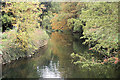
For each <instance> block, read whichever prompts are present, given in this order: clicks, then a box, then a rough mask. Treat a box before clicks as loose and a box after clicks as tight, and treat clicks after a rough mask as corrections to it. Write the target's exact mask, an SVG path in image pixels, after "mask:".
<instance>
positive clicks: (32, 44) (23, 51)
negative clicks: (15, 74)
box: [1, 29, 49, 63]
mask: <svg viewBox="0 0 120 80" xmlns="http://www.w3.org/2000/svg"><path fill="white" fill-rule="evenodd" d="M27 36H29V37H27ZM48 38H49V37H48V35H47V34H46V32H45V31H43V30H38V29H36V30H34V31H32V32H30V33H29V34H27V35H25V33H24V32H23V33H21V39H22V42H19V41H17V32H16V31H15V30H11V31H7V32H4V33H3V34H2V45H1V46H2V49H1V50H2V54H3V63H7V62H11V60H16V59H18V58H20V57H25V56H31V55H32V54H34V51H35V50H37V49H38V48H39V47H42V46H44V45H46V44H47V40H48Z"/></svg>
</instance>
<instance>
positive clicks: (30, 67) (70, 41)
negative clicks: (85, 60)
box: [3, 32, 120, 78]
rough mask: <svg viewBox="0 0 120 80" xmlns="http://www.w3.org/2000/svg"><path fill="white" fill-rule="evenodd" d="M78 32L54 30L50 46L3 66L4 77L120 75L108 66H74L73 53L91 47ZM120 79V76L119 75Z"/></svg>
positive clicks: (119, 71) (93, 76)
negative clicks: (29, 56) (90, 67)
mask: <svg viewBox="0 0 120 80" xmlns="http://www.w3.org/2000/svg"><path fill="white" fill-rule="evenodd" d="M82 42H83V41H82V40H80V39H79V35H77V34H76V35H73V34H71V33H68V34H67V33H58V32H54V33H52V34H51V35H50V40H49V42H48V45H47V46H45V47H43V48H41V49H40V50H39V52H38V53H37V54H35V55H34V56H33V57H32V58H26V59H20V60H18V61H14V62H12V63H11V64H7V65H4V66H3V77H4V78H101V77H102V78H110V77H111V78H118V77H119V76H120V69H117V68H116V67H110V66H107V65H105V66H104V67H102V68H101V67H100V68H98V67H94V68H92V69H91V70H88V68H81V67H79V66H76V65H73V63H72V58H71V56H70V54H71V53H73V52H74V53H81V54H84V53H85V52H87V51H88V47H87V46H85V45H83V44H82ZM119 78H120V77H119Z"/></svg>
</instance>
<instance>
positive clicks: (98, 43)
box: [43, 2, 119, 64]
mask: <svg viewBox="0 0 120 80" xmlns="http://www.w3.org/2000/svg"><path fill="white" fill-rule="evenodd" d="M57 4H59V7H60V9H58V5H57V6H56V5H55V3H54V5H53V3H52V4H51V5H52V6H51V8H55V9H56V12H55V11H52V10H51V8H50V9H49V10H48V15H51V16H48V15H47V16H45V18H44V19H43V20H44V21H45V20H48V24H47V25H49V26H48V28H47V29H51V28H52V29H53V30H57V31H59V30H60V31H61V30H69V31H72V32H73V33H80V34H81V37H80V39H85V42H84V43H83V44H87V45H89V50H90V51H92V53H91V55H94V54H96V53H97V54H98V55H99V54H100V55H101V56H103V57H104V58H105V59H103V60H101V61H98V62H100V64H101V63H107V62H110V63H113V62H114V63H115V64H117V63H118V62H119V59H118V56H119V54H118V50H119V49H118V33H119V32H118V3H117V2H116V3H115V2H114V3H109V2H96V3H85V2H84V3H78V2H74V3H70V2H65V3H57ZM46 17H47V18H46ZM50 24H51V25H50ZM77 55H79V53H78V54H77ZM79 57H81V56H80V55H79ZM83 58H84V57H83ZM83 58H82V59H83ZM102 61H103V62H102ZM79 62H80V61H79Z"/></svg>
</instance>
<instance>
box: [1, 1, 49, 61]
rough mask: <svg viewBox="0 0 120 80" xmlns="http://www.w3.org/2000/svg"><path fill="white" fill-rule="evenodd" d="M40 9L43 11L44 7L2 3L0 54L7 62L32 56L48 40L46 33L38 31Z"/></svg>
mask: <svg viewBox="0 0 120 80" xmlns="http://www.w3.org/2000/svg"><path fill="white" fill-rule="evenodd" d="M42 9H45V7H44V5H40V3H33V2H29V3H26V2H19V3H17V2H6V3H3V5H2V23H3V25H2V27H3V34H2V46H3V49H2V52H3V54H4V55H3V59H4V60H6V59H7V58H8V60H7V61H9V59H10V60H14V59H16V58H19V55H20V57H23V56H25V55H28V54H34V53H33V51H35V50H36V49H38V48H39V47H40V46H43V45H44V43H45V42H44V41H45V40H47V39H48V36H47V34H46V32H44V31H43V30H41V29H40V23H39V22H40V21H41V18H40V17H39V15H41V14H42V13H43V11H42ZM28 14H29V15H28ZM10 29H12V30H10ZM7 30H8V31H7ZM26 52H27V54H26ZM21 53H23V54H21ZM7 54H8V55H9V56H8V55H7ZM6 56H7V57H6ZM11 58H12V59H11ZM4 62H6V61H4Z"/></svg>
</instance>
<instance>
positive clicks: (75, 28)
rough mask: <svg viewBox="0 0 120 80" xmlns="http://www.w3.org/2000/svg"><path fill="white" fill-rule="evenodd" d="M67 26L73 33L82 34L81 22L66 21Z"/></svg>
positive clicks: (74, 20)
mask: <svg viewBox="0 0 120 80" xmlns="http://www.w3.org/2000/svg"><path fill="white" fill-rule="evenodd" d="M67 25H68V26H69V28H70V29H72V30H73V32H82V27H83V26H84V25H83V22H82V21H81V20H79V19H75V18H71V19H68V21H67Z"/></svg>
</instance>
